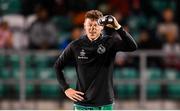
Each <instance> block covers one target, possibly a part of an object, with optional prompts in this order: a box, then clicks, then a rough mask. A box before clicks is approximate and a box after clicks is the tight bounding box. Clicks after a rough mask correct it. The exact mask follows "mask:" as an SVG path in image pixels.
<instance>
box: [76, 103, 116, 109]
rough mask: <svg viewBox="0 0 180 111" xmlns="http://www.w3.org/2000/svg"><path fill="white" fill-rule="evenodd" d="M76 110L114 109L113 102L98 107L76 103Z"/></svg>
mask: <svg viewBox="0 0 180 111" xmlns="http://www.w3.org/2000/svg"><path fill="white" fill-rule="evenodd" d="M74 110H75V111H77V110H113V104H109V105H103V106H98V107H89V106H81V105H77V104H74Z"/></svg>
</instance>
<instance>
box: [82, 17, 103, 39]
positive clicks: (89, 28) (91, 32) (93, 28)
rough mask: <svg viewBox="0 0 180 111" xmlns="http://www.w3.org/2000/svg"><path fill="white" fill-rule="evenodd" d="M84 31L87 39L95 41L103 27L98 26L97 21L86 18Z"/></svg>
mask: <svg viewBox="0 0 180 111" xmlns="http://www.w3.org/2000/svg"><path fill="white" fill-rule="evenodd" d="M84 29H85V32H86V34H87V36H88V38H89V39H90V40H95V39H97V38H98V37H99V36H100V34H101V31H102V29H103V26H100V25H98V23H97V20H94V19H89V18H86V19H85V22H84Z"/></svg>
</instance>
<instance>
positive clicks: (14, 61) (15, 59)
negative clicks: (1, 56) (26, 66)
mask: <svg viewBox="0 0 180 111" xmlns="http://www.w3.org/2000/svg"><path fill="white" fill-rule="evenodd" d="M8 62H9V65H11V66H12V68H15V69H19V68H20V57H19V56H18V55H10V56H9V58H8Z"/></svg>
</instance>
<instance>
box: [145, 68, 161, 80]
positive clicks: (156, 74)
mask: <svg viewBox="0 0 180 111" xmlns="http://www.w3.org/2000/svg"><path fill="white" fill-rule="evenodd" d="M147 74H148V75H147V76H148V79H150V80H159V79H162V71H161V69H159V68H148V69H147Z"/></svg>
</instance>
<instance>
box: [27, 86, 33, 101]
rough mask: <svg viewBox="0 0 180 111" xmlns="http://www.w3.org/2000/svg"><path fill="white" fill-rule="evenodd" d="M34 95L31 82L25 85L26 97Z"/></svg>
mask: <svg viewBox="0 0 180 111" xmlns="http://www.w3.org/2000/svg"><path fill="white" fill-rule="evenodd" d="M34 96H35V86H34V85H32V84H27V85H26V97H27V99H29V98H33V97H34Z"/></svg>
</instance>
